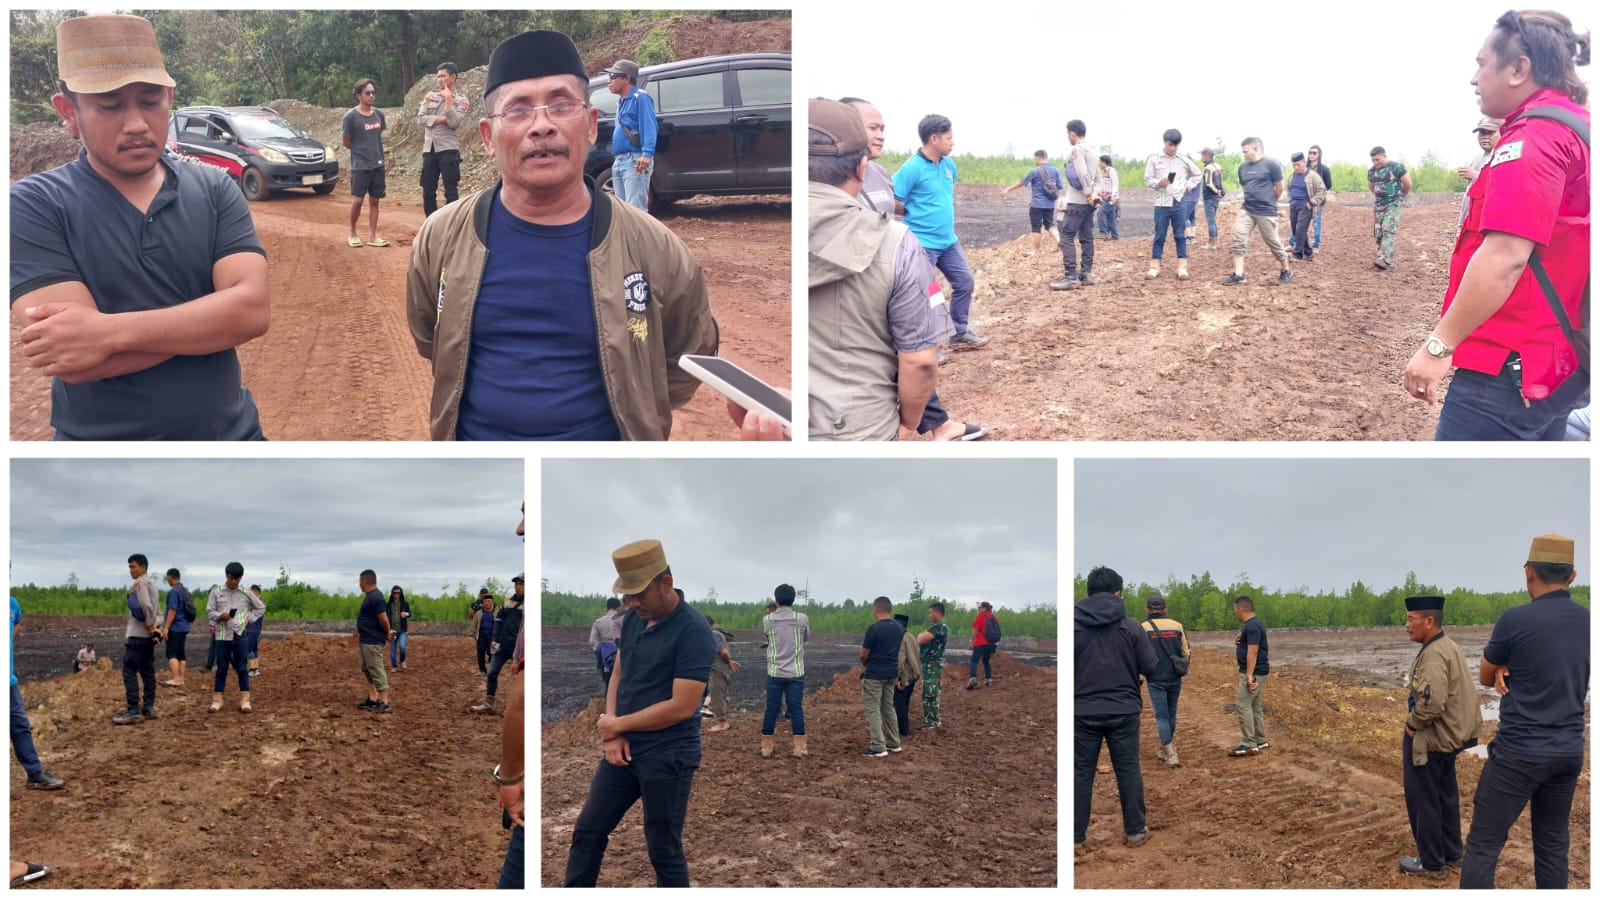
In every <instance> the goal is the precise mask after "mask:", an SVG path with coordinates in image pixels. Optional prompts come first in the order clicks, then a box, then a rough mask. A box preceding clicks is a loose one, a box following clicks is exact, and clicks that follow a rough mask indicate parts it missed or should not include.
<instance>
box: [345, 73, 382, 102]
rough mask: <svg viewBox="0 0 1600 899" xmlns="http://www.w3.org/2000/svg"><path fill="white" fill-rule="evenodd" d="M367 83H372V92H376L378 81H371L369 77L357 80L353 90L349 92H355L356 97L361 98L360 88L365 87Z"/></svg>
mask: <svg viewBox="0 0 1600 899" xmlns="http://www.w3.org/2000/svg"><path fill="white" fill-rule="evenodd" d="M369 84H370V85H372V92H373V94H377V92H378V82H376V81H373V80H372V79H371V78H363V79H361V80H360V81H357V82H356V87H355V90H353V91H351V93H352V94H355V96H356V99H360V98H361V91H362V89H363V88H365V87H366V86H367V85H369Z"/></svg>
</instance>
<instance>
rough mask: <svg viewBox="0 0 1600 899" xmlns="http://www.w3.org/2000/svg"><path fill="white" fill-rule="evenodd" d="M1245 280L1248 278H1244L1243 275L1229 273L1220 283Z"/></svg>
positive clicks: (1235, 282) (1240, 282)
mask: <svg viewBox="0 0 1600 899" xmlns="http://www.w3.org/2000/svg"><path fill="white" fill-rule="evenodd" d="M1247 280H1249V279H1248V278H1246V277H1245V276H1244V275H1229V276H1228V277H1227V278H1225V279H1224V280H1223V282H1222V283H1224V284H1243V283H1244V282H1245V281H1247Z"/></svg>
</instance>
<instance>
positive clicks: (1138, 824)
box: [1072, 568, 1156, 848]
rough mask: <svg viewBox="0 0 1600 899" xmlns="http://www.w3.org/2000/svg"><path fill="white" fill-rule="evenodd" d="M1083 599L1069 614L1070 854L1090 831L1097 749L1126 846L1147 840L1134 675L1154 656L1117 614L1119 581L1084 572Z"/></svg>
mask: <svg viewBox="0 0 1600 899" xmlns="http://www.w3.org/2000/svg"><path fill="white" fill-rule="evenodd" d="M1088 588H1089V598H1088V599H1085V600H1083V601H1082V602H1080V603H1078V604H1077V606H1076V607H1075V608H1074V609H1073V612H1072V636H1073V652H1072V657H1073V664H1074V666H1075V668H1074V670H1075V672H1076V676H1075V682H1074V684H1073V704H1074V707H1073V724H1072V741H1073V750H1074V757H1075V758H1074V766H1075V769H1076V770H1075V772H1074V774H1075V777H1074V789H1073V799H1074V806H1073V815H1072V842H1073V848H1077V847H1079V846H1082V845H1083V841H1084V837H1085V836H1086V835H1087V833H1088V830H1089V801H1090V799H1091V798H1092V797H1093V795H1094V775H1095V767H1096V766H1097V765H1099V763H1100V744H1101V743H1102V742H1104V743H1105V744H1106V746H1107V748H1108V749H1110V751H1111V767H1112V768H1113V769H1114V770H1115V771H1116V774H1117V795H1118V796H1119V797H1120V798H1121V800H1122V832H1123V833H1124V834H1125V835H1126V839H1127V842H1128V845H1129V846H1138V845H1140V844H1141V843H1143V842H1144V841H1145V840H1147V839H1149V838H1150V831H1149V829H1147V828H1146V827H1145V820H1144V777H1143V775H1141V774H1140V772H1139V711H1140V709H1141V708H1142V707H1143V705H1144V703H1143V700H1142V699H1141V698H1140V695H1139V677H1140V676H1141V675H1142V676H1144V677H1147V678H1148V677H1150V676H1151V675H1153V674H1155V673H1156V653H1155V649H1154V648H1153V647H1152V646H1151V645H1150V640H1149V639H1148V638H1146V637H1145V635H1144V632H1143V630H1141V628H1140V626H1139V623H1138V622H1137V621H1134V620H1133V619H1132V618H1129V617H1128V616H1127V613H1126V612H1125V611H1124V610H1123V608H1122V575H1120V574H1117V573H1116V572H1115V571H1112V570H1111V569H1109V568H1096V569H1094V570H1093V571H1091V572H1089V579H1088Z"/></svg>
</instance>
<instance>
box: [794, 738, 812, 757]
mask: <svg viewBox="0 0 1600 899" xmlns="http://www.w3.org/2000/svg"><path fill="white" fill-rule="evenodd" d="M808 754H809V753H807V752H806V738H805V737H795V738H794V757H795V758H797V759H803V758H805V757H806V756H807V755H808Z"/></svg>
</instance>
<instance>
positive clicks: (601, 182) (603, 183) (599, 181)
mask: <svg viewBox="0 0 1600 899" xmlns="http://www.w3.org/2000/svg"><path fill="white" fill-rule="evenodd" d="M594 186H595V188H596V189H597V190H602V191H604V192H606V193H608V194H611V195H613V196H615V195H616V193H617V189H616V187H615V186H614V185H613V184H612V183H611V166H609V165H608V166H606V167H605V168H603V169H601V170H600V171H599V172H598V173H596V174H595V176H594Z"/></svg>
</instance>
